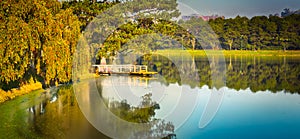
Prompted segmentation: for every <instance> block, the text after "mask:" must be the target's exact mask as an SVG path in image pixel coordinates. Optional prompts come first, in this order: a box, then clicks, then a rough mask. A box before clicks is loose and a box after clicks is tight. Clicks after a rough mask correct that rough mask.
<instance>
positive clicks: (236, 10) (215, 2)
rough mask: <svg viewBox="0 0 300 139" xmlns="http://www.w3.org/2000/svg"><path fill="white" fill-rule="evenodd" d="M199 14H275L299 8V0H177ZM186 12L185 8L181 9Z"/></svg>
mask: <svg viewBox="0 0 300 139" xmlns="http://www.w3.org/2000/svg"><path fill="white" fill-rule="evenodd" d="M179 2H182V3H184V4H186V5H188V6H190V7H192V8H193V9H195V10H197V11H198V12H199V13H200V14H201V15H212V14H219V15H224V16H225V17H226V18H227V17H235V16H237V15H241V16H248V17H252V16H256V15H265V16H268V15H269V14H275V13H279V14H280V12H281V11H283V9H284V8H290V9H291V10H298V9H300V2H299V0H179ZM182 12H183V13H187V11H186V10H184V11H182Z"/></svg>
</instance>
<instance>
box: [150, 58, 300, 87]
mask: <svg viewBox="0 0 300 139" xmlns="http://www.w3.org/2000/svg"><path fill="white" fill-rule="evenodd" d="M174 57H175V58H173V59H176V58H177V59H181V56H180V55H178V56H174ZM225 60H226V65H227V66H226V67H227V68H228V70H227V72H226V86H227V87H229V88H233V89H236V90H240V89H247V88H250V89H251V90H252V91H253V92H257V91H264V90H270V91H272V92H277V91H282V90H285V91H286V92H290V93H295V92H299V90H300V86H299V84H300V65H299V63H298V62H297V61H295V60H292V59H291V58H290V59H287V58H286V57H247V56H234V58H233V59H232V58H231V56H230V57H225ZM179 61H180V60H179ZM193 62H195V64H196V68H197V69H196V71H197V72H198V76H195V75H194V74H193V73H194V71H195V70H193V68H194V65H193V64H194V63H193ZM218 62H219V60H218V57H214V58H213V59H212V63H209V62H208V60H207V58H206V57H201V56H198V57H195V59H194V61H182V62H178V63H176V64H174V63H172V62H171V61H170V60H168V58H166V57H163V56H153V57H152V61H151V62H150V63H153V64H152V65H149V66H150V67H155V70H156V71H157V72H158V73H159V74H160V75H161V76H163V77H164V78H165V80H166V82H167V84H169V83H179V84H186V85H190V86H191V87H195V86H199V87H202V86H203V85H208V86H209V87H210V88H211V87H213V86H212V84H211V75H212V74H214V75H220V74H221V73H218V71H222V70H214V71H212V70H211V68H210V66H211V65H210V64H215V65H214V66H216V63H218ZM172 64H173V66H171V65H172ZM176 67H180V68H176ZM181 67H183V70H184V72H181ZM218 68H222V67H216V69H218ZM169 73H170V74H169ZM180 74H182V75H180ZM219 77H222V76H219ZM195 78H199V81H200V82H193V81H192V80H191V79H195ZM218 80H220V81H221V80H222V79H218ZM214 87H216V86H214ZM217 88H219V87H217Z"/></svg>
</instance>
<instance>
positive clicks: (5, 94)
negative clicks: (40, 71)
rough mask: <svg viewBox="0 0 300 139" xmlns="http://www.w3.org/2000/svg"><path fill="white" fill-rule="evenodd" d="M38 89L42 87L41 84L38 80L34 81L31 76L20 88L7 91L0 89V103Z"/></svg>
mask: <svg viewBox="0 0 300 139" xmlns="http://www.w3.org/2000/svg"><path fill="white" fill-rule="evenodd" d="M39 89H42V84H41V83H40V82H35V81H34V80H33V78H31V79H30V80H29V82H28V83H27V84H26V85H23V86H21V87H20V88H13V89H11V90H8V91H4V90H1V89H0V103H2V102H4V101H7V100H11V99H14V98H15V97H17V96H21V95H24V94H28V93H30V92H32V91H34V90H39Z"/></svg>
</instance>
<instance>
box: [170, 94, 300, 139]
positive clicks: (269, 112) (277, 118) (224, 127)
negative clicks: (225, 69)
mask: <svg viewBox="0 0 300 139" xmlns="http://www.w3.org/2000/svg"><path fill="white" fill-rule="evenodd" d="M226 90H227V91H226V95H225V97H224V99H223V102H222V105H221V107H220V109H219V111H218V112H217V114H216V116H215V118H214V119H213V120H212V122H211V123H210V124H209V125H208V126H207V127H205V128H203V129H200V128H198V121H199V118H200V117H199V116H201V114H202V112H203V108H204V106H205V104H206V102H205V101H203V102H200V103H199V105H198V107H197V109H196V110H195V112H194V113H193V114H192V116H191V117H190V118H189V120H188V121H187V122H186V123H185V125H184V126H182V127H180V128H179V129H178V130H177V132H176V133H177V134H178V137H179V138H183V137H184V138H187V137H189V138H267V137H269V138H286V137H289V138H296V137H299V133H298V129H299V128H300V119H298V118H299V117H300V96H299V95H292V94H284V93H282V92H278V93H276V94H274V93H271V92H269V91H260V92H257V93H255V94H254V93H252V92H251V91H250V90H249V89H247V90H240V91H236V90H233V89H228V88H227V89H226ZM200 97H201V96H200ZM203 97H207V95H203Z"/></svg>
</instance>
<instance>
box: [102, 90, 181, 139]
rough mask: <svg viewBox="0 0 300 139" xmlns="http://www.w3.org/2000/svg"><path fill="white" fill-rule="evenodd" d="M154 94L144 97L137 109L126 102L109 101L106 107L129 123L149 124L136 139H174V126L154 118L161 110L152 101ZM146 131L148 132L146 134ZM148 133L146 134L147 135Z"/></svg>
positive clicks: (137, 134) (138, 133) (135, 136)
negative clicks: (163, 138) (159, 138)
mask: <svg viewBox="0 0 300 139" xmlns="http://www.w3.org/2000/svg"><path fill="white" fill-rule="evenodd" d="M151 96H152V94H151V93H148V94H145V95H144V96H142V101H141V102H140V104H139V105H138V106H137V107H134V106H130V105H129V104H128V103H127V101H126V100H123V101H121V102H119V101H110V102H109V101H108V100H106V101H105V102H109V103H107V104H106V105H107V106H108V108H109V110H110V111H111V112H112V113H114V114H115V115H116V116H118V117H119V118H121V119H123V120H126V121H128V122H135V123H147V124H148V125H147V128H146V129H143V130H142V131H140V132H136V133H135V134H134V136H133V137H134V138H158V137H162V136H166V137H169V136H170V137H172V136H176V135H175V134H174V125H173V124H172V123H171V122H166V121H164V120H161V119H156V118H154V116H155V110H157V109H160V106H159V104H157V103H156V102H153V101H152V98H151ZM145 130H146V131H147V132H145ZM145 133H146V134H145Z"/></svg>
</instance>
